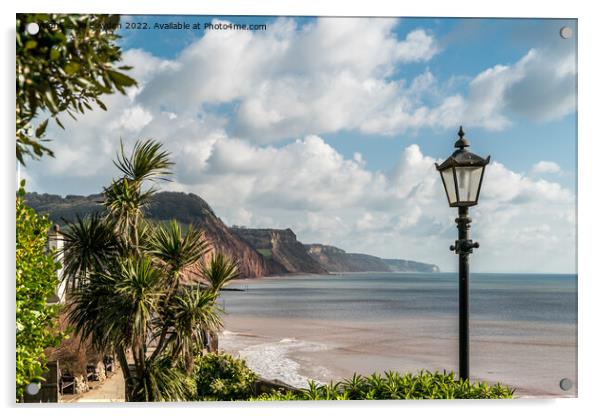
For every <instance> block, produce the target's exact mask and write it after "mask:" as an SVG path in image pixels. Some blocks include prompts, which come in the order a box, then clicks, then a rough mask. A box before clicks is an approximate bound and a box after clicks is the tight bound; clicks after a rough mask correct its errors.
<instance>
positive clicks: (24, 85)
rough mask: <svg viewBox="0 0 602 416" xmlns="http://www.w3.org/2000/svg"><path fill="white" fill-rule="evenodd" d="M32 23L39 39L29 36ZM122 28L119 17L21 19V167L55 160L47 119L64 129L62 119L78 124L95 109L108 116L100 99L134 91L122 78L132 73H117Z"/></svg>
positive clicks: (18, 126) (18, 54) (32, 16)
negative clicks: (35, 161) (45, 157)
mask: <svg viewBox="0 0 602 416" xmlns="http://www.w3.org/2000/svg"><path fill="white" fill-rule="evenodd" d="M30 22H35V23H38V24H39V28H40V30H39V32H38V33H37V34H35V35H31V34H29V33H28V32H27V31H26V27H27V24H28V23H30ZM118 23H119V16H118V15H67V14H17V31H16V64H17V67H16V84H17V85H16V86H17V97H16V98H17V99H16V113H17V114H16V118H17V120H16V121H17V123H16V140H17V146H16V151H17V159H18V160H19V161H20V162H21V163H23V162H24V157H25V155H28V156H30V157H33V158H39V157H41V156H43V155H44V154H48V155H50V156H52V155H53V153H52V150H50V149H49V148H48V147H46V146H44V145H43V144H42V143H43V142H44V141H45V140H44V134H45V131H46V128H47V126H48V120H49V118H44V117H45V116H46V115H49V116H50V118H52V119H54V121H55V122H56V123H57V125H58V126H60V127H61V128H62V127H63V124H62V123H61V121H60V119H59V117H58V116H59V115H60V114H64V113H67V115H69V116H70V117H72V118H74V119H75V117H76V114H83V113H84V112H85V111H89V110H92V108H93V107H92V106H93V105H98V106H99V107H100V108H102V109H103V110H106V106H105V105H104V103H103V102H102V101H101V100H100V97H101V96H102V95H104V94H111V93H113V92H115V91H119V92H121V93H122V94H125V88H126V87H130V86H133V85H136V81H135V80H133V79H132V78H130V77H129V76H127V75H125V74H124V73H123V72H121V71H124V70H128V69H130V68H129V67H125V66H121V67H115V64H117V62H118V61H119V60H120V59H121V49H120V48H119V46H117V44H116V41H117V39H118V38H119V37H118V36H117V35H116V34H115V29H116V28H117V24H118ZM41 115H43V118H42V119H39V117H40V116H41ZM34 122H37V125H35V126H34V125H33V123H34Z"/></svg>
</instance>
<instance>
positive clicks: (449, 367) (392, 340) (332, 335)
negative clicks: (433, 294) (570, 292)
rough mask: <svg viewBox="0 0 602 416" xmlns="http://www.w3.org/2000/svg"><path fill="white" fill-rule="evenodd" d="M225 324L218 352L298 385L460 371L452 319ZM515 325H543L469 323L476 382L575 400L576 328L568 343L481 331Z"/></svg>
mask: <svg viewBox="0 0 602 416" xmlns="http://www.w3.org/2000/svg"><path fill="white" fill-rule="evenodd" d="M224 323H225V325H224V331H223V332H222V333H221V334H220V342H219V344H220V350H222V351H225V352H228V353H231V354H233V355H235V356H238V357H240V358H243V359H245V360H246V361H247V364H248V365H249V367H251V368H252V369H253V370H254V371H256V372H257V373H258V374H259V375H261V376H262V377H265V378H267V379H279V380H281V381H284V382H286V383H288V384H292V385H294V386H296V387H306V386H307V380H308V379H313V380H316V381H318V382H322V383H328V382H330V380H335V379H336V380H340V379H343V378H348V377H350V376H351V375H352V374H353V373H354V372H356V373H358V374H363V375H369V374H372V373H374V372H380V373H382V372H384V371H387V370H394V371H398V372H400V373H405V372H417V371H419V370H421V369H424V370H429V371H437V370H438V371H443V370H444V369H445V370H446V371H455V370H456V368H455V367H456V357H457V338H456V337H454V336H453V335H451V334H447V333H446V330H447V328H448V327H450V326H452V327H453V325H455V324H456V321H455V319H452V318H449V319H434V318H429V317H424V318H422V317H421V318H420V320H419V322H416V321H415V320H407V322H398V321H388V322H379V323H378V325H377V326H375V325H374V323H370V322H352V321H328V320H313V319H291V318H289V319H284V318H268V317H261V318H260V317H242V316H233V315H226V316H225V319H224ZM516 326H522V327H525V328H527V329H529V330H537V328H540V329H541V326H542V325H541V324H537V323H521V322H497V321H474V322H471V327H472V328H471V330H472V331H473V336H472V338H471V364H472V366H471V367H472V368H471V379H473V380H481V381H487V382H488V383H489V384H495V383H497V382H500V383H502V384H506V385H508V386H510V387H513V388H516V392H515V397H521V398H558V397H576V396H577V377H576V369H574V368H572V363H570V362H562V359H561V357H565V356H566V355H567V351H574V353H575V354H576V346H575V345H574V343H573V342H572V341H571V335H572V334H571V332H572V328H570V326H566V327H565V328H562V330H563V331H564V332H565V333H566V337H565V338H563V340H560V339H558V338H557V337H549V336H545V334H544V331H543V330H542V331H541V334H540V335H539V336H535V337H531V338H530V339H528V340H525V339H522V338H521V337H518V336H495V335H483V331H482V329H483V328H485V327H487V328H490V327H495V328H499V329H500V330H501V329H504V328H509V327H516ZM544 326H545V325H544ZM408 334H411V335H410V336H408ZM550 362H555V363H556V364H555V366H554V367H553V368H549V367H550V366H549V363H550ZM455 372H456V373H457V371H455ZM573 372H574V373H573ZM563 377H568V378H570V379H571V380H573V382H574V383H575V386H574V387H573V388H572V389H571V390H569V391H568V392H564V391H562V390H561V389H560V388H559V387H558V382H559V380H560V379H561V378H563Z"/></svg>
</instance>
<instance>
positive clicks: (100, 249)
mask: <svg viewBox="0 0 602 416" xmlns="http://www.w3.org/2000/svg"><path fill="white" fill-rule="evenodd" d="M113 229H114V225H113V223H112V222H110V221H105V220H103V219H102V218H101V215H100V214H99V213H95V214H93V215H90V216H87V217H85V218H82V217H80V216H79V215H78V216H77V217H76V220H75V221H74V222H67V226H66V227H64V228H63V239H64V246H63V257H64V266H63V267H64V278H65V279H68V283H70V286H71V287H75V286H76V284H77V283H78V282H79V283H81V282H82V281H85V280H86V278H87V276H88V275H89V274H90V273H93V272H103V271H105V270H106V269H107V268H108V267H109V265H110V264H111V263H112V262H114V261H115V259H116V257H117V256H118V255H119V253H120V252H121V250H122V246H121V244H120V241H119V239H118V238H117V237H116V236H115V234H114V233H113Z"/></svg>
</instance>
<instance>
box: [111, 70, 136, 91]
mask: <svg viewBox="0 0 602 416" xmlns="http://www.w3.org/2000/svg"><path fill="white" fill-rule="evenodd" d="M107 74H108V75H109V78H111V81H113V83H114V84H115V86H116V87H131V86H132V85H137V83H136V80H134V79H133V78H130V77H128V76H127V75H125V74H123V73H121V72H117V71H112V70H110V69H109V70H107Z"/></svg>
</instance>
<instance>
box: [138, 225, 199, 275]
mask: <svg viewBox="0 0 602 416" xmlns="http://www.w3.org/2000/svg"><path fill="white" fill-rule="evenodd" d="M208 251H209V242H208V241H207V240H206V239H205V237H204V233H203V231H202V230H200V229H193V228H192V227H188V230H187V232H186V234H185V235H183V233H182V229H181V228H180V226H179V225H178V223H177V221H175V220H172V221H170V222H169V223H168V224H167V225H160V226H157V227H155V229H154V231H153V232H152V234H151V235H150V236H149V241H148V252H149V254H151V255H152V256H154V257H155V258H157V259H159V260H160V261H161V262H162V263H163V264H164V265H165V266H166V267H167V269H168V270H169V271H170V274H171V275H172V277H173V278H174V279H177V277H178V275H179V273H181V272H182V271H183V270H184V269H185V268H186V267H188V266H191V265H193V264H195V263H197V262H198V261H199V260H200V259H201V258H203V256H204V255H205V254H206V253H207V252H208ZM172 283H174V282H172Z"/></svg>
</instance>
